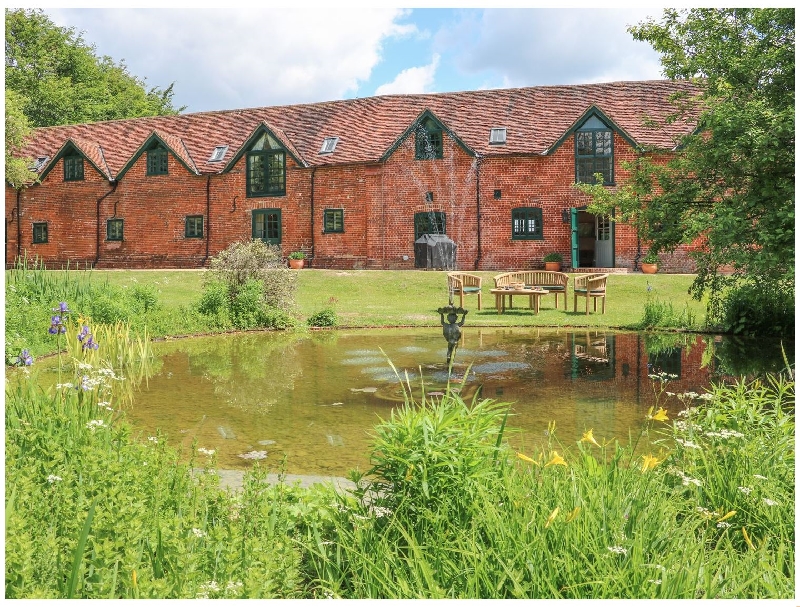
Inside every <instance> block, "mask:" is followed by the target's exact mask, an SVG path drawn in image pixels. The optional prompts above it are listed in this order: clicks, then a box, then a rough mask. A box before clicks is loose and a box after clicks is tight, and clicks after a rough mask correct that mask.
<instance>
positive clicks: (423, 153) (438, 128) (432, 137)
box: [381, 110, 475, 162]
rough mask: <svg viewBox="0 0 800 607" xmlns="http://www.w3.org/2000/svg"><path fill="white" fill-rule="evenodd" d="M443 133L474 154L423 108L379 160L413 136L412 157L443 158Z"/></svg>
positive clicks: (470, 153) (386, 157)
mask: <svg viewBox="0 0 800 607" xmlns="http://www.w3.org/2000/svg"><path fill="white" fill-rule="evenodd" d="M445 135H447V136H448V137H450V138H451V139H453V140H454V141H455V142H456V143H457V144H458V145H459V146H460V147H461V148H462V149H463V150H464V151H465V152H466V153H467V154H469V155H470V156H474V155H475V152H474V151H473V150H472V149H471V148H470V147H469V146H468V145H467V144H465V143H464V142H463V141H462V140H461V138H460V137H458V136H457V135H456V134H455V133H453V131H451V130H450V129H448V128H447V127H446V126H445V125H444V123H443V122H442V121H441V120H439V118H437V117H436V116H435V115H434V113H433V112H431V111H430V110H425V111H424V112H422V113H421V114H420V115H419V116H418V117H417V119H416V120H415V121H414V122H413V123H411V126H409V127H408V128H407V129H406V130H405V131H404V132H403V134H402V135H400V137H398V139H397V140H396V141H395V142H394V144H393V145H392V146H391V147H390V148H389V149H388V150H387V151H386V153H384V155H383V156H382V157H381V162H383V161H386V160H387V159H388V158H389V156H391V155H392V154H393V153H394V151H395V150H396V149H397V148H399V147H400V145H402V144H403V142H405V141H406V140H407V139H408V138H409V137H411V138H413V141H414V158H415V159H416V160H436V159H440V158H443V157H444V137H445Z"/></svg>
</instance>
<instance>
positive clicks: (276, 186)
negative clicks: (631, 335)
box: [6, 80, 693, 271]
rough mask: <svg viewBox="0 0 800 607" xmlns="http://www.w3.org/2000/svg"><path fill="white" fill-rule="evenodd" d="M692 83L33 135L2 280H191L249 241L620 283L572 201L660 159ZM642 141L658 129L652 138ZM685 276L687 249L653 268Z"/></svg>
mask: <svg viewBox="0 0 800 607" xmlns="http://www.w3.org/2000/svg"><path fill="white" fill-rule="evenodd" d="M690 87H691V85H690V84H688V83H686V82H676V81H666V80H664V81H646V82H616V83H608V84H590V85H579V86H545V87H532V88H518V89H502V90H487V91H471V92H462V93H441V94H422V95H390V96H383V97H371V98H364V99H351V100H344V101H333V102H324V103H314V104H305V105H292V106H281V107H265V108H255V109H245V110H231V111H220V112H206V113H198V114H185V115H178V116H164V117H153V118H136V119H129V120H117V121H111V122H100V123H94V124H81V125H71V126H60V127H48V128H40V129H36V131H35V132H34V134H33V136H32V138H31V140H30V142H29V144H28V146H27V148H26V149H25V150H24V154H25V155H26V156H29V157H32V158H35V159H36V163H37V171H38V172H39V179H40V183H37V184H35V185H32V186H30V187H28V188H24V189H22V190H21V191H19V192H18V191H16V190H14V189H13V188H11V187H10V186H8V185H7V186H6V265H7V266H8V265H12V264H13V263H14V262H15V259H16V258H17V257H20V256H24V255H27V257H28V258H34V257H36V258H39V259H40V260H42V261H44V262H45V263H46V264H47V265H48V266H50V267H61V266H63V265H66V264H67V262H69V264H70V266H72V267H74V266H76V265H79V266H84V265H86V264H88V265H91V266H94V267H98V268H110V267H129V268H135V267H201V266H203V265H205V264H206V263H207V262H208V260H209V258H210V257H211V256H214V255H215V254H217V253H218V252H219V251H221V250H222V249H224V248H225V247H227V246H228V245H229V244H231V243H232V242H234V241H237V240H243V239H249V238H261V239H263V240H265V241H268V242H273V243H275V244H279V245H280V246H281V247H282V249H283V251H284V254H288V253H289V252H290V251H294V250H303V251H304V252H305V253H306V254H307V256H308V258H309V262H308V263H309V264H310V265H311V266H312V267H318V268H345V269H360V268H365V269H373V268H374V269H382V268H387V269H388V268H391V269H399V268H409V269H410V268H414V267H415V266H417V265H418V264H415V247H414V242H415V240H417V239H418V238H419V237H420V236H421V235H422V234H426V233H445V234H446V235H447V236H448V237H449V238H450V239H452V241H454V242H455V244H456V246H457V257H456V265H457V267H458V268H459V269H464V270H472V269H480V270H500V269H503V270H506V269H524V268H540V267H542V266H543V262H542V256H543V255H545V254H546V253H549V252H553V251H555V252H559V253H561V254H562V255H563V257H564V260H565V266H567V267H571V268H573V269H579V268H586V267H605V268H628V269H634V267H635V264H636V263H637V262H638V260H639V257H641V256H643V255H644V253H645V252H646V249H647V246H646V243H642V242H640V241H639V240H638V238H637V235H636V233H635V232H634V231H633V230H632V228H631V227H630V226H626V225H623V224H617V223H615V222H613V221H609V219H608V218H606V217H596V216H593V215H590V214H589V213H587V212H585V210H584V209H585V207H586V204H587V202H588V199H587V197H586V196H585V195H583V194H581V193H580V192H578V191H577V190H576V189H575V188H574V187H573V186H574V183H575V182H576V181H587V180H591V179H593V175H594V174H595V173H598V172H599V173H603V175H604V183H606V184H609V187H614V185H615V184H619V183H620V182H621V180H623V179H624V174H623V170H622V168H621V162H622V161H624V160H630V159H633V158H635V157H637V155H639V154H656V155H659V154H663V155H668V154H670V153H672V152H673V151H674V149H675V147H676V143H677V141H678V138H679V137H680V136H681V135H683V134H685V133H687V132H689V131H690V130H691V129H692V128H693V125H692V124H689V123H686V122H669V121H668V120H666V118H667V117H668V116H669V115H670V114H671V113H672V112H673V111H674V107H673V106H672V105H671V104H670V103H669V101H668V98H669V96H670V95H672V94H673V93H675V92H679V91H687V89H690ZM656 125H657V126H656ZM662 268H663V269H664V270H666V271H691V270H692V269H693V267H692V264H691V261H690V260H689V258H688V257H687V256H686V253H685V251H682V250H678V251H677V252H676V253H675V254H673V255H671V256H669V257H667V256H664V258H662Z"/></svg>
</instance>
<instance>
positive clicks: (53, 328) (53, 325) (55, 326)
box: [48, 316, 67, 335]
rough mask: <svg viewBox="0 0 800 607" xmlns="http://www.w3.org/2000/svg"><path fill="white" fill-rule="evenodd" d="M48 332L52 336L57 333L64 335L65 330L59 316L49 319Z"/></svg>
mask: <svg viewBox="0 0 800 607" xmlns="http://www.w3.org/2000/svg"><path fill="white" fill-rule="evenodd" d="M48 332H49V333H51V334H52V335H58V334H59V333H66V332H67V328H66V327H65V326H64V323H62V322H61V317H60V316H53V317H52V318H50V328H49V329H48Z"/></svg>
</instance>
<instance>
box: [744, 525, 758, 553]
mask: <svg viewBox="0 0 800 607" xmlns="http://www.w3.org/2000/svg"><path fill="white" fill-rule="evenodd" d="M742 535H743V536H744V541H745V542H747V545H748V546H750V550H755V549H756V547H755V546H753V542H751V541H750V536H749V535H747V529H745V528H744V527H742Z"/></svg>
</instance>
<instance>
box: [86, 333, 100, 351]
mask: <svg viewBox="0 0 800 607" xmlns="http://www.w3.org/2000/svg"><path fill="white" fill-rule="evenodd" d="M99 347H100V344H98V343H97V342H96V341H94V337H93V336H92V334H91V333H89V337H88V339H87V340H86V343H85V344H83V349H84V350H85V349H86V348H89V349H90V350H97V349H98V348H99Z"/></svg>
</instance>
